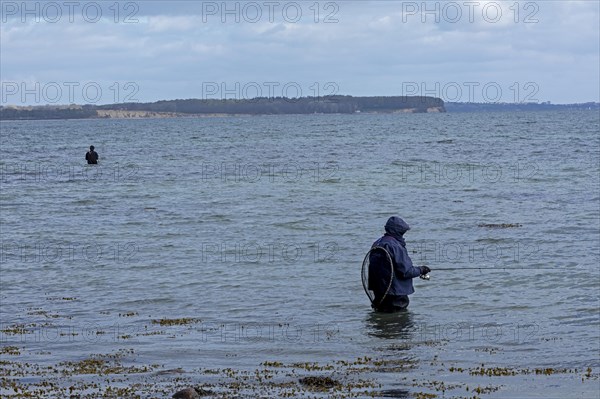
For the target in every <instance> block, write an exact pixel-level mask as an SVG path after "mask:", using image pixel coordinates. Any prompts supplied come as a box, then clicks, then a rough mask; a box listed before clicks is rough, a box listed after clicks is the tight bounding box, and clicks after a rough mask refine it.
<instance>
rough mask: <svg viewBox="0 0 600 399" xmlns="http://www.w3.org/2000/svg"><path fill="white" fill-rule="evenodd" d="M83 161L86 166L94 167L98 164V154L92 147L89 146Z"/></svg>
mask: <svg viewBox="0 0 600 399" xmlns="http://www.w3.org/2000/svg"><path fill="white" fill-rule="evenodd" d="M85 160H86V161H87V163H88V165H96V164H97V163H98V153H97V152H96V151H94V146H93V145H91V146H90V150H89V151H88V152H86V153H85Z"/></svg>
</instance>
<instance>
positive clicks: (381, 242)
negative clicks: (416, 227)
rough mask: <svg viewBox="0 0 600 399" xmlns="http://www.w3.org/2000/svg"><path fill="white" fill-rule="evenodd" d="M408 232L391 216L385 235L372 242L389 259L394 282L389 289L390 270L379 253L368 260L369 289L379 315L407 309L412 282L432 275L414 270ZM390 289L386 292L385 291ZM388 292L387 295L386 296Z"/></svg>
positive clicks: (404, 226)
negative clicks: (385, 252) (380, 248)
mask: <svg viewBox="0 0 600 399" xmlns="http://www.w3.org/2000/svg"><path fill="white" fill-rule="evenodd" d="M408 230H410V227H409V226H408V224H407V223H406V222H405V221H404V220H402V219H401V218H399V217H398V216H392V217H391V218H389V219H388V221H387V223H386V224H385V234H384V235H383V237H381V238H380V239H378V240H377V241H375V242H374V243H373V245H372V247H383V248H385V250H386V251H387V252H388V253H389V254H390V257H391V258H392V266H393V269H394V279H393V281H392V284H391V286H390V274H391V273H390V266H389V262H388V260H387V256H385V254H384V253H382V252H381V251H375V252H372V253H371V255H370V258H369V289H370V290H372V291H373V292H374V294H375V300H374V301H373V308H374V309H375V310H376V311H380V312H394V311H398V310H402V309H406V308H407V307H408V304H409V302H410V301H409V300H408V296H409V295H410V294H412V293H414V292H415V289H414V287H413V282H412V280H413V278H415V277H419V276H424V275H426V274H427V273H429V272H430V271H431V269H430V268H428V267H427V266H419V267H415V266H413V264H412V260H411V259H410V256H408V251H407V250H406V243H405V241H404V233H406V232H407V231H408ZM388 287H389V291H387V289H388ZM386 291H387V294H386Z"/></svg>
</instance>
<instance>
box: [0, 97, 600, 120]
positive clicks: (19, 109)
mask: <svg viewBox="0 0 600 399" xmlns="http://www.w3.org/2000/svg"><path fill="white" fill-rule="evenodd" d="M589 110H592V111H599V110H600V103H597V102H588V103H578V104H550V103H549V102H543V103H457V102H446V103H444V101H443V100H442V99H440V98H437V97H425V96H392V97H353V96H339V95H338V96H325V97H302V98H286V97H275V98H254V99H247V100H234V99H227V100H217V99H187V100H162V101H157V102H152V103H121V104H107V105H77V104H71V105H41V106H11V105H9V106H0V120H36V119H94V118H114V119H141V118H185V117H188V118H190V117H196V118H202V117H225V116H242V115H283V114H359V113H365V114H383V113H385V114H395V113H439V112H448V113H457V112H526V111H589Z"/></svg>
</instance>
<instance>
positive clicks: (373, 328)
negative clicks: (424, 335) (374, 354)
mask: <svg viewBox="0 0 600 399" xmlns="http://www.w3.org/2000/svg"><path fill="white" fill-rule="evenodd" d="M365 324H366V326H367V333H368V334H369V335H370V336H372V337H376V338H383V339H403V340H407V341H408V340H410V339H411V338H412V335H413V333H414V330H415V329H414V322H413V318H412V313H411V312H410V310H403V311H400V312H395V313H379V312H370V313H369V315H368V316H367V319H366V322H365Z"/></svg>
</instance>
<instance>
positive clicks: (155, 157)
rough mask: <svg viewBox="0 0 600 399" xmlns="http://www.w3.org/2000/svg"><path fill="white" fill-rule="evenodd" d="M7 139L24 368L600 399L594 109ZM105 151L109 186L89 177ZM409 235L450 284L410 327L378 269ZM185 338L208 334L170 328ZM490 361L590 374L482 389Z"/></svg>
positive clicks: (18, 340)
mask: <svg viewBox="0 0 600 399" xmlns="http://www.w3.org/2000/svg"><path fill="white" fill-rule="evenodd" d="M0 129H1V136H2V142H1V150H0V154H1V167H2V176H1V184H2V191H1V197H0V198H1V204H0V205H1V208H0V209H1V216H0V221H1V225H0V231H1V239H2V254H1V256H2V258H1V264H0V266H1V269H0V291H1V292H0V299H1V311H0V316H1V327H2V332H1V333H0V334H1V336H0V338H1V344H2V346H4V347H6V346H16V347H18V348H20V349H19V350H20V355H19V356H17V358H18V359H19V360H20V361H23V362H32V363H37V364H40V365H46V364H56V363H58V362H61V361H75V360H78V359H82V358H85V357H86V356H89V355H90V354H94V353H96V354H97V353H112V352H115V351H117V350H119V349H127V350H129V349H133V351H134V352H135V354H136V355H135V356H136V357H135V362H136V363H137V364H160V365H161V367H163V368H165V369H172V368H182V369H183V370H185V371H188V372H190V371H192V370H197V369H199V368H209V367H210V368H215V369H216V368H228V367H231V368H233V369H237V370H254V369H256V368H257V367H259V366H260V364H261V363H263V362H265V361H272V362H275V361H278V362H282V363H285V364H292V363H295V362H311V363H312V362H316V363H319V364H327V363H330V362H337V361H340V360H345V361H351V360H353V359H357V358H359V357H364V356H368V357H370V358H378V359H404V360H406V361H410V362H411V364H412V365H413V367H411V368H409V369H406V370H396V371H393V372H390V371H388V372H382V373H378V372H374V373H372V375H371V376H370V377H369V378H370V379H371V380H373V381H375V382H376V383H377V384H381V387H379V388H376V389H374V391H375V392H378V395H381V396H384V395H388V396H391V395H396V396H397V397H405V396H408V397H412V396H414V395H416V393H418V392H435V393H436V394H438V395H440V397H441V396H442V393H441V392H439V391H435V390H434V389H433V388H432V387H431V386H415V384H414V382H413V381H414V380H415V379H416V380H417V381H424V380H426V379H430V380H432V379H436V380H438V381H444V382H445V383H446V384H450V383H456V384H458V386H459V387H460V391H459V390H458V388H457V389H455V390H454V391H452V390H449V391H448V392H446V397H460V395H465V396H468V395H469V394H470V393H469V392H467V391H466V389H465V385H469V384H471V386H477V385H481V386H485V385H486V384H487V385H490V384H491V385H495V386H498V390H495V391H492V392H485V393H482V394H481V396H482V397H521V396H519V395H524V396H523V397H573V398H575V397H578V398H579V397H582V398H595V397H598V394H599V391H598V379H597V373H598V369H599V368H600V360H599V355H598V353H599V350H600V346H599V345H600V336H599V331H600V322H599V289H600V274H599V273H600V272H599V266H598V265H599V258H600V255H599V252H600V242H599V240H600V232H599V231H600V230H599V229H600V220H599V204H600V198H599V196H600V188H599V184H600V182H599V180H600V175H599V173H600V172H599V169H600V168H599V157H600V155H599V150H600V142H599V140H600V136H599V134H598V132H599V129H600V127H599V116H598V114H597V113H595V112H591V111H590V112H575V113H567V112H564V113H563V112H555V113H543V112H539V113H514V114H512V113H492V114H439V115H437V114H428V115H333V116H332V115H314V116H313V115H311V116H308V115H302V116H264V117H236V118H202V119H158V120H86V121H30V122H2V123H1V124H0ZM90 144H93V145H95V146H96V150H97V151H98V153H99V155H100V164H99V165H97V166H88V165H84V154H85V151H86V148H87V147H88V146H89V145H90ZM391 215H399V216H401V217H403V218H404V219H405V220H406V221H407V222H408V223H409V224H410V225H411V227H412V229H411V230H410V231H409V232H408V233H407V234H406V236H405V238H406V240H407V247H408V249H409V252H410V255H411V256H412V258H413V261H414V262H415V264H417V265H423V264H427V265H429V266H430V267H431V268H432V269H433V272H432V273H431V280H430V281H423V280H419V279H417V280H415V289H416V293H415V294H414V295H412V296H411V305H410V307H409V310H408V312H406V313H402V314H396V315H378V314H374V313H373V312H372V311H371V309H370V307H369V302H368V299H367V297H366V295H365V294H364V291H363V288H362V286H361V280H360V267H361V262H362V259H363V256H364V254H365V253H366V251H367V250H368V248H369V246H370V244H371V243H372V242H373V241H374V240H375V239H376V238H378V237H379V236H380V235H381V233H382V232H383V225H384V223H385V221H386V219H387V218H388V217H389V216H391ZM500 224H512V226H511V227H508V226H504V228H503V227H501V226H495V227H494V226H489V225H500ZM436 268H439V269H441V268H454V270H438V271H436V270H435V269H436ZM476 268H483V270H479V269H476ZM177 318H193V319H194V320H191V321H189V323H182V324H176V325H170V326H169V325H167V326H164V325H160V324H159V323H158V321H159V320H161V319H177ZM16 326H23V327H24V328H25V330H26V331H25V332H24V333H20V334H15V333H14V331H13V329H14V328H15V327H16ZM2 357H3V360H4V359H8V360H15V358H14V356H11V355H7V354H2ZM483 364H485V367H496V368H507V369H511V370H515V369H518V370H529V371H532V370H534V369H536V368H553V369H565V370H571V371H572V372H568V373H567V372H565V373H557V374H552V375H543V374H541V375H536V374H535V373H532V374H527V373H525V372H523V373H521V374H519V375H516V376H514V377H497V378H499V379H494V377H487V376H486V377H477V376H476V375H472V374H473V373H469V372H468V370H471V371H473V370H474V369H476V368H478V367H481V366H482V365H483ZM588 367H591V369H592V372H591V377H585V376H584V373H585V370H586V369H587V368H588ZM457 368H461V369H464V370H465V371H463V372H455V371H453V370H454V369H457ZM575 370H577V371H575ZM477 378H479V379H477ZM199 380H200V379H194V377H192V381H193V382H201V381H199ZM461 384H462V385H461ZM411 395H412V396H411ZM565 395H566V396H565Z"/></svg>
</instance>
